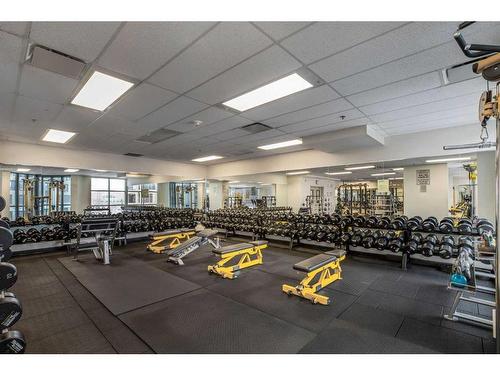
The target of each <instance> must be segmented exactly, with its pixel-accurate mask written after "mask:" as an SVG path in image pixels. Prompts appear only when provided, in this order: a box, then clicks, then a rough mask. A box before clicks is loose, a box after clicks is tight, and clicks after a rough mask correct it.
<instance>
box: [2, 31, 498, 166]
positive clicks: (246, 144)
mask: <svg viewBox="0 0 500 375" xmlns="http://www.w3.org/2000/svg"><path fill="white" fill-rule="evenodd" d="M456 27H457V23H454V22H408V23H402V22H313V23H310V22H309V23H308V22H255V23H250V22H222V23H215V22H130V23H116V22H91V23H86V22H62V23H61V22H32V23H31V22H15V23H12V22H0V131H1V137H2V138H7V139H12V140H20V141H25V142H32V143H40V142H41V141H40V136H41V135H42V134H43V133H44V132H45V130H46V128H48V127H55V128H58V129H65V130H73V131H77V132H78V133H79V134H78V136H77V137H75V138H74V139H73V140H72V141H71V142H70V143H69V144H67V145H65V147H76V148H80V149H92V150H97V151H104V152H106V151H107V152H116V153H125V152H139V153H142V154H144V155H145V156H149V157H155V158H160V159H175V160H184V161H189V160H191V159H192V158H194V157H197V156H204V155H208V154H221V155H223V156H225V159H222V160H221V161H222V162H224V161H229V160H240V159H245V158H253V157H258V156H263V155H270V154H274V153H282V152H289V151H294V150H301V149H303V148H304V147H302V146H298V147H292V148H289V149H283V150H275V151H272V152H269V151H261V150H257V149H256V147H257V146H259V145H262V144H267V143H272V142H273V141H275V140H276V141H278V140H289V139H292V138H296V137H302V136H307V135H314V134H320V133H324V132H330V131H334V130H338V129H343V128H346V127H353V126H359V125H363V124H368V123H369V124H373V125H375V126H377V127H378V128H379V129H380V130H381V131H382V132H383V133H384V134H386V135H396V134H405V133H412V132H419V131H426V130H428V129H432V128H439V127H443V128H445V127H452V126H458V125H464V124H472V123H475V122H476V121H477V119H476V117H477V116H476V101H477V96H478V94H479V93H480V92H481V90H483V89H484V87H485V84H484V81H483V80H482V79H480V78H477V79H471V80H468V81H465V82H460V83H456V84H452V85H448V86H445V85H443V82H442V78H441V72H440V70H441V69H443V68H445V67H448V66H450V65H453V64H457V63H461V62H464V61H466V60H467V59H466V58H465V56H463V55H462V54H461V52H460V51H459V49H458V47H457V46H456V45H455V43H454V41H453V40H452V35H453V32H454V31H455V29H456ZM469 29H470V30H469ZM465 34H466V38H467V40H468V41H469V40H470V41H471V42H476V43H496V44H499V43H500V23H498V22H497V23H495V22H488V23H478V24H476V25H473V26H471V27H469V28H468V29H467V30H466V32H465ZM28 41H31V42H35V43H39V44H42V45H45V46H48V47H51V48H53V49H55V50H58V51H61V52H63V53H67V54H69V55H73V56H75V57H77V58H80V59H83V60H85V61H86V62H87V63H89V64H93V66H94V67H101V68H104V69H107V70H110V71H111V72H116V73H119V74H123V75H125V76H128V77H129V78H130V79H131V80H133V81H134V82H138V83H139V84H138V85H137V86H136V87H134V88H133V89H132V90H130V91H129V92H128V93H127V94H126V95H125V96H124V97H123V98H122V99H121V100H120V101H118V102H117V103H115V104H114V105H113V106H112V107H111V108H109V109H108V110H107V111H105V112H101V113H99V112H94V111H91V110H89V109H86V108H78V107H75V106H72V105H70V104H68V103H69V101H70V99H71V96H72V95H73V94H74V90H75V89H76V87H77V85H78V82H77V81H76V80H73V79H70V78H67V77H63V76H61V75H58V74H55V73H52V72H48V71H44V70H40V69H37V68H35V67H32V66H30V65H28V64H26V63H24V61H23V56H24V54H25V48H26V45H27V42H28ZM299 69H308V70H310V71H311V72H313V73H315V74H317V75H318V76H319V77H320V78H321V79H323V80H324V81H325V82H326V84H323V85H321V86H319V87H314V88H311V89H308V90H305V91H302V92H299V93H296V94H294V95H290V96H288V97H285V98H282V99H279V100H276V101H274V102H271V103H268V104H265V105H262V106H260V107H257V108H254V109H251V110H248V111H246V112H243V113H241V114H239V115H236V114H235V113H233V112H231V111H229V110H224V109H223V108H221V107H220V106H219V104H220V103H221V102H223V101H225V100H228V99H231V98H233V97H235V96H237V95H239V94H242V93H244V92H247V91H249V90H252V89H254V88H256V87H259V86H261V85H263V84H266V83H268V82H271V81H273V80H275V79H278V78H281V77H283V76H286V75H287V74H290V73H291V72H295V71H297V70H299ZM341 116H345V119H342V118H341ZM33 120H36V121H33ZM196 120H200V121H202V122H203V123H202V124H201V125H196V124H195V121H196ZM256 121H258V122H262V123H264V124H266V125H269V126H271V127H272V128H273V129H271V130H268V131H266V132H263V133H258V134H248V133H247V132H245V131H243V130H241V129H240V128H241V127H242V126H244V125H248V124H250V123H252V122H256ZM161 128H167V129H170V130H175V131H178V132H180V133H182V134H179V135H177V136H175V137H173V138H170V139H167V140H165V141H162V142H160V143H157V144H154V145H147V144H144V143H139V142H137V141H135V140H136V139H137V138H138V137H140V136H143V135H145V134H148V133H150V132H151V131H154V130H157V129H161ZM221 161H215V162H213V163H218V162H221Z"/></svg>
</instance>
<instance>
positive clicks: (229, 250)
mask: <svg viewBox="0 0 500 375" xmlns="http://www.w3.org/2000/svg"><path fill="white" fill-rule="evenodd" d="M252 247H254V245H252V244H251V243H236V244H234V245H228V246H223V247H221V248H220V249H213V250H212V252H213V253H214V254H218V255H223V254H228V253H232V252H234V251H239V250H245V249H248V248H252Z"/></svg>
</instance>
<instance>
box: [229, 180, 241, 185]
mask: <svg viewBox="0 0 500 375" xmlns="http://www.w3.org/2000/svg"><path fill="white" fill-rule="evenodd" d="M229 183H230V184H239V183H240V182H239V181H229Z"/></svg>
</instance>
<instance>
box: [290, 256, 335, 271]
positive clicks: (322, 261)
mask: <svg viewBox="0 0 500 375" xmlns="http://www.w3.org/2000/svg"><path fill="white" fill-rule="evenodd" d="M335 259H337V257H336V256H335V255H328V254H326V253H325V254H318V255H315V256H313V257H312V258H308V259H305V260H303V261H301V262H299V263H296V264H295V265H294V266H293V269H294V270H297V271H301V272H311V271H314V270H317V269H318V268H320V267H323V266H325V265H327V264H328V263H330V262H333V261H334V260H335Z"/></svg>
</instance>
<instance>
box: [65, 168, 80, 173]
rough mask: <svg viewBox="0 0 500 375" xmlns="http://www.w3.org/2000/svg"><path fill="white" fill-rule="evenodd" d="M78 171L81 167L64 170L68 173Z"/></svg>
mask: <svg viewBox="0 0 500 375" xmlns="http://www.w3.org/2000/svg"><path fill="white" fill-rule="evenodd" d="M78 171H79V169H76V168H67V169H65V170H64V172H66V173H75V172H78Z"/></svg>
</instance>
